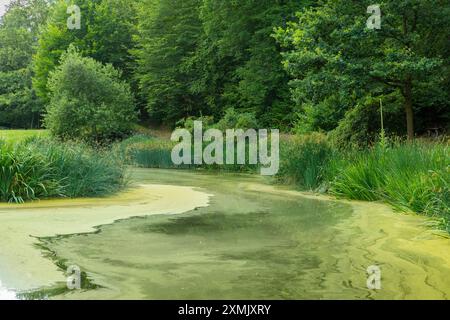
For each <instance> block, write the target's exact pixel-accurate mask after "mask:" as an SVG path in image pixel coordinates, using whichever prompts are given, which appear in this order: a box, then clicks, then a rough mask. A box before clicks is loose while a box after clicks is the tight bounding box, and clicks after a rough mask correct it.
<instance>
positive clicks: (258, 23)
mask: <svg viewBox="0 0 450 320" xmlns="http://www.w3.org/2000/svg"><path fill="white" fill-rule="evenodd" d="M378 3H379V5H380V8H381V11H382V20H381V29H379V30H376V29H375V30H371V29H368V28H367V27H366V21H367V19H368V18H369V17H370V14H368V13H367V8H368V6H370V5H371V4H372V3H371V1H361V0H321V1H320V0H317V1H314V0H297V1H289V0H285V1H283V0H271V1H269V0H230V1H223V0H136V1H128V0H73V1H64V0H57V1H46V0H13V1H12V2H11V4H10V5H9V7H8V10H7V12H6V14H5V15H4V16H3V17H2V18H1V22H0V127H5V128H38V127H41V126H43V125H44V124H45V122H44V121H43V118H44V116H45V115H46V113H47V111H48V110H47V109H48V106H49V105H50V104H51V99H52V93H51V85H49V79H50V78H51V75H52V73H54V72H55V70H56V69H57V68H58V67H59V66H60V63H61V61H62V60H61V57H62V56H63V53H64V52H66V51H67V50H68V49H69V47H70V46H71V45H72V46H74V47H75V48H76V50H77V51H78V53H79V55H81V56H83V57H90V58H92V59H94V60H96V61H97V62H100V63H101V64H111V65H112V66H113V67H114V68H115V69H116V70H117V71H118V72H119V74H120V78H121V80H122V81H124V82H126V85H127V86H129V88H130V91H131V94H132V96H133V101H134V102H133V103H134V105H135V109H136V110H137V111H138V120H139V121H140V122H142V123H146V124H149V123H151V124H154V125H165V126H167V127H175V126H176V125H177V124H178V125H180V123H185V122H186V119H192V118H200V119H208V121H211V122H219V121H220V120H221V119H223V117H224V116H226V115H227V114H228V115H230V114H232V115H233V114H235V115H236V116H237V117H244V118H245V119H249V120H248V121H247V122H246V121H244V123H250V124H252V125H256V126H259V127H271V128H279V129H281V130H282V131H284V132H294V133H308V132H315V131H322V132H326V133H328V132H329V133H330V136H332V137H334V139H335V140H336V141H339V142H340V143H345V144H348V143H350V144H367V143H370V142H371V141H373V139H374V138H375V137H376V136H377V134H378V133H379V132H380V114H379V109H380V101H381V102H382V103H383V106H384V126H385V130H386V133H387V134H388V135H400V136H406V135H409V137H410V138H412V137H413V136H414V135H427V134H436V133H440V134H442V133H443V132H445V130H448V127H449V117H450V106H449V95H450V58H449V57H450V54H449V53H450V25H449V24H448V17H449V16H450V3H449V2H448V1H445V0H433V1H431V0H403V1H397V0H395V1H394V0H383V1H378ZM71 4H76V5H78V6H79V8H80V13H81V20H80V22H81V24H80V29H73V30H70V29H69V28H68V26H67V20H68V18H69V17H70V14H68V13H67V7H68V6H69V5H71ZM84 90H89V89H88V88H84ZM59 101H61V100H59ZM131 118H132V117H131ZM131 118H130V119H131Z"/></svg>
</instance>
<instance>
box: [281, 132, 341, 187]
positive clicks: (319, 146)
mask: <svg viewBox="0 0 450 320" xmlns="http://www.w3.org/2000/svg"><path fill="white" fill-rule="evenodd" d="M280 148H281V150H280V152H281V153H280V171H279V173H278V176H277V178H278V180H279V181H280V182H282V183H289V184H295V185H297V186H299V187H300V188H302V189H306V190H315V189H317V188H318V187H319V186H321V185H322V184H323V183H324V182H325V178H326V168H327V165H328V163H329V161H330V159H331V158H332V156H333V154H334V151H333V149H332V147H331V146H330V145H329V143H328V141H327V139H326V136H324V135H322V134H319V133H314V134H310V135H302V136H295V137H292V138H288V139H287V140H283V141H282V142H281V146H280Z"/></svg>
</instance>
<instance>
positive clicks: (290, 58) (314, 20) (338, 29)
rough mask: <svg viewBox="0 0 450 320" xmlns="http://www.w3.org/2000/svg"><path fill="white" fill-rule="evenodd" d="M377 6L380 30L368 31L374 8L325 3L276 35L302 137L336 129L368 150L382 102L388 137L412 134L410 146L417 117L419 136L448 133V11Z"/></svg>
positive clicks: (405, 0) (416, 4) (421, 1)
mask: <svg viewBox="0 0 450 320" xmlns="http://www.w3.org/2000/svg"><path fill="white" fill-rule="evenodd" d="M378 3H379V5H380V8H381V11H382V19H381V28H380V29H379V30H377V29H369V28H367V27H366V20H367V18H368V17H369V15H364V14H362V13H364V12H366V10H367V7H368V6H369V5H371V4H372V2H371V1H360V0H358V1H356V0H350V1H348V0H336V1H334V0H333V1H323V4H322V5H320V6H318V7H314V8H310V9H308V10H304V11H302V12H301V13H299V14H298V21H296V22H292V23H290V24H289V25H288V27H287V28H284V29H283V28H279V29H278V31H277V38H278V39H279V41H280V42H281V43H282V44H283V45H285V46H286V47H287V48H289V49H290V51H289V52H288V53H286V54H284V57H285V60H284V65H285V68H286V70H287V71H288V72H289V74H290V75H291V76H292V77H293V81H292V86H293V97H294V100H295V102H296V105H297V106H298V110H299V120H298V124H297V128H298V130H300V131H303V132H307V131H313V130H324V131H330V130H333V129H335V128H338V129H337V130H338V134H337V139H338V140H340V141H342V140H352V138H354V136H353V135H354V134H355V133H356V134H359V137H360V139H358V140H359V141H357V142H361V143H366V142H367V138H368V137H369V138H370V136H371V135H372V136H373V133H374V132H376V131H377V129H379V126H378V128H377V127H376V126H373V123H374V121H376V120H377V118H375V117H374V116H376V113H375V112H371V110H377V109H378V107H379V102H380V100H382V101H383V102H384V104H385V107H386V108H385V109H386V115H387V116H388V118H387V120H388V121H386V125H387V128H388V129H389V130H390V132H398V133H401V134H402V133H404V132H405V130H404V129H403V128H405V127H407V132H408V137H409V138H413V137H414V134H415V130H414V120H415V119H414V118H415V116H416V118H417V116H420V117H419V119H416V122H417V127H418V129H419V130H420V131H422V132H423V130H424V129H426V128H427V127H435V126H437V125H440V126H444V125H448V120H449V119H448V116H449V112H448V110H449V104H448V101H449V88H450V87H449V79H450V78H449V77H450V76H449V75H450V61H449V52H450V44H449V41H448V34H450V26H449V24H448V16H449V14H450V3H449V2H448V1H434V0H402V1H396V0H384V1H379V2H378ZM399 118H405V119H406V121H402V122H398V119H399ZM399 128H400V129H401V130H398V129H399ZM353 140H355V139H353Z"/></svg>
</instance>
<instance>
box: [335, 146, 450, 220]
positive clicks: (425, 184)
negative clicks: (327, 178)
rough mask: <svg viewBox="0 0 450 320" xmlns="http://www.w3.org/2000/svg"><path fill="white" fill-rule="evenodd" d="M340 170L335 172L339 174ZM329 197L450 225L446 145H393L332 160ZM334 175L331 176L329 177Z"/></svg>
mask: <svg viewBox="0 0 450 320" xmlns="http://www.w3.org/2000/svg"><path fill="white" fill-rule="evenodd" d="M338 171H339V173H338ZM330 172H334V173H335V178H334V179H333V181H332V183H331V193H332V194H334V195H337V196H342V197H346V198H349V199H356V200H368V201H376V200H384V201H387V202H389V203H390V204H391V205H393V206H394V207H396V208H397V209H400V210H403V211H414V212H417V213H421V214H425V215H428V216H433V217H438V218H439V219H441V220H442V221H443V223H444V224H445V226H446V228H448V221H450V191H449V190H450V153H449V148H448V144H445V143H429V142H428V143H425V142H414V143H411V142H410V143H407V142H404V143H402V142H394V143H390V144H389V145H388V146H384V147H383V146H381V145H377V146H375V147H373V148H372V149H370V150H366V151H361V152H356V153H347V156H345V157H343V158H341V159H337V160H333V163H332V164H330ZM330 175H332V174H330Z"/></svg>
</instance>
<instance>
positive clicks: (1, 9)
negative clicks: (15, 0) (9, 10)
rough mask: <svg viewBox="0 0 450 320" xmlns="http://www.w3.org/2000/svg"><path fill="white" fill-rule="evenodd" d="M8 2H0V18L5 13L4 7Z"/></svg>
mask: <svg viewBox="0 0 450 320" xmlns="http://www.w3.org/2000/svg"><path fill="white" fill-rule="evenodd" d="M10 2H11V0H0V17H1V16H2V15H3V14H4V13H5V10H6V5H7V4H8V3H10Z"/></svg>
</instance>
